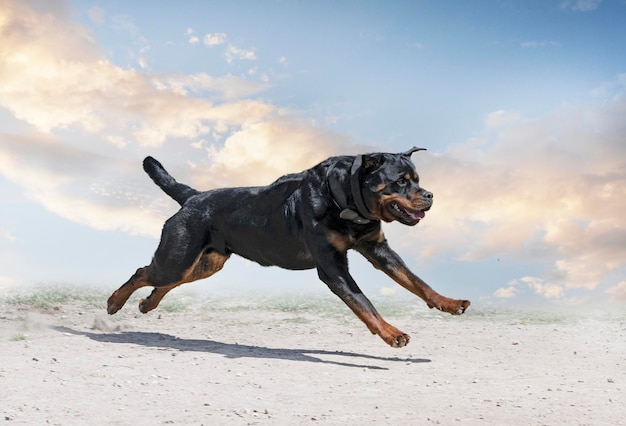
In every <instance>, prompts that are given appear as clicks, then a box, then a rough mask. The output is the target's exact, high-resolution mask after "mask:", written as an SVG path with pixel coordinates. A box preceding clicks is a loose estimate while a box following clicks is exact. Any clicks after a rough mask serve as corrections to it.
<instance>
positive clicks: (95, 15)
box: [87, 6, 105, 25]
mask: <svg viewBox="0 0 626 426" xmlns="http://www.w3.org/2000/svg"><path fill="white" fill-rule="evenodd" d="M87 14H88V15H89V19H91V22H93V23H94V24H96V25H103V24H104V17H105V14H104V9H102V8H101V7H99V6H92V7H91V8H89V10H88V11H87Z"/></svg>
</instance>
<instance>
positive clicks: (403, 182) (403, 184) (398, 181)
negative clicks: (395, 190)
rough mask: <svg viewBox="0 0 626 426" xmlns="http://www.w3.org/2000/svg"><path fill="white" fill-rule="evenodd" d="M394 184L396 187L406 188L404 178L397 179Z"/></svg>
mask: <svg viewBox="0 0 626 426" xmlns="http://www.w3.org/2000/svg"><path fill="white" fill-rule="evenodd" d="M396 184H397V185H398V186H406V184H407V180H406V179H405V178H400V179H398V180H397V181H396Z"/></svg>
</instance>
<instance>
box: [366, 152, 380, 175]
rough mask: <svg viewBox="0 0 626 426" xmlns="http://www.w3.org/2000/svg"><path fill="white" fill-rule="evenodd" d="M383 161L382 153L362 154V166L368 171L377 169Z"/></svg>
mask: <svg viewBox="0 0 626 426" xmlns="http://www.w3.org/2000/svg"><path fill="white" fill-rule="evenodd" d="M383 161H384V157H383V155H382V154H363V168H364V169H365V170H367V171H369V172H373V171H374V170H376V169H378V168H379V167H380V166H381V165H382V164H383Z"/></svg>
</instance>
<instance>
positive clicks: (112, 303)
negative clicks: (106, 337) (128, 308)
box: [107, 293, 124, 315]
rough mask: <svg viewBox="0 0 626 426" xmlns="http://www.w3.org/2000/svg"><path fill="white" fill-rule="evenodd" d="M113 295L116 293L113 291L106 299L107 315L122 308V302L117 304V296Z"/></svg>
mask: <svg viewBox="0 0 626 426" xmlns="http://www.w3.org/2000/svg"><path fill="white" fill-rule="evenodd" d="M115 296H116V294H115V293H113V294H112V295H111V297H109V299H108V300H107V313H108V314H109V315H113V314H114V313H116V312H117V311H119V310H120V309H122V306H124V304H123V303H122V304H119V303H118V302H117V298H116V297H115Z"/></svg>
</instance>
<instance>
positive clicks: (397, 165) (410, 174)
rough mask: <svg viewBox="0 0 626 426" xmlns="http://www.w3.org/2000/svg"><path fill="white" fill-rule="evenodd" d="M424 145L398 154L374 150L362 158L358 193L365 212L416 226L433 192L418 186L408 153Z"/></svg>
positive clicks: (429, 203) (413, 166)
mask: <svg viewBox="0 0 626 426" xmlns="http://www.w3.org/2000/svg"><path fill="white" fill-rule="evenodd" d="M423 149H424V148H412V149H410V150H408V151H406V152H403V153H400V154H388V153H376V154H365V155H363V157H362V166H361V167H362V168H363V175H362V181H361V182H362V183H361V193H362V195H363V201H364V203H365V205H366V207H367V209H368V211H369V212H370V213H371V214H372V215H373V216H374V217H376V218H377V219H380V220H383V221H385V222H392V221H394V220H397V221H398V222H400V223H403V224H404V225H409V226H413V225H416V224H417V223H418V222H419V221H420V219H423V218H424V215H425V212H426V211H427V210H428V209H430V207H431V206H432V204H433V194H432V192H429V191H427V190H425V189H424V188H421V187H420V185H419V176H418V174H417V171H416V170H415V165H414V164H413V162H412V161H411V154H413V153H414V152H416V151H421V150H423Z"/></svg>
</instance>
